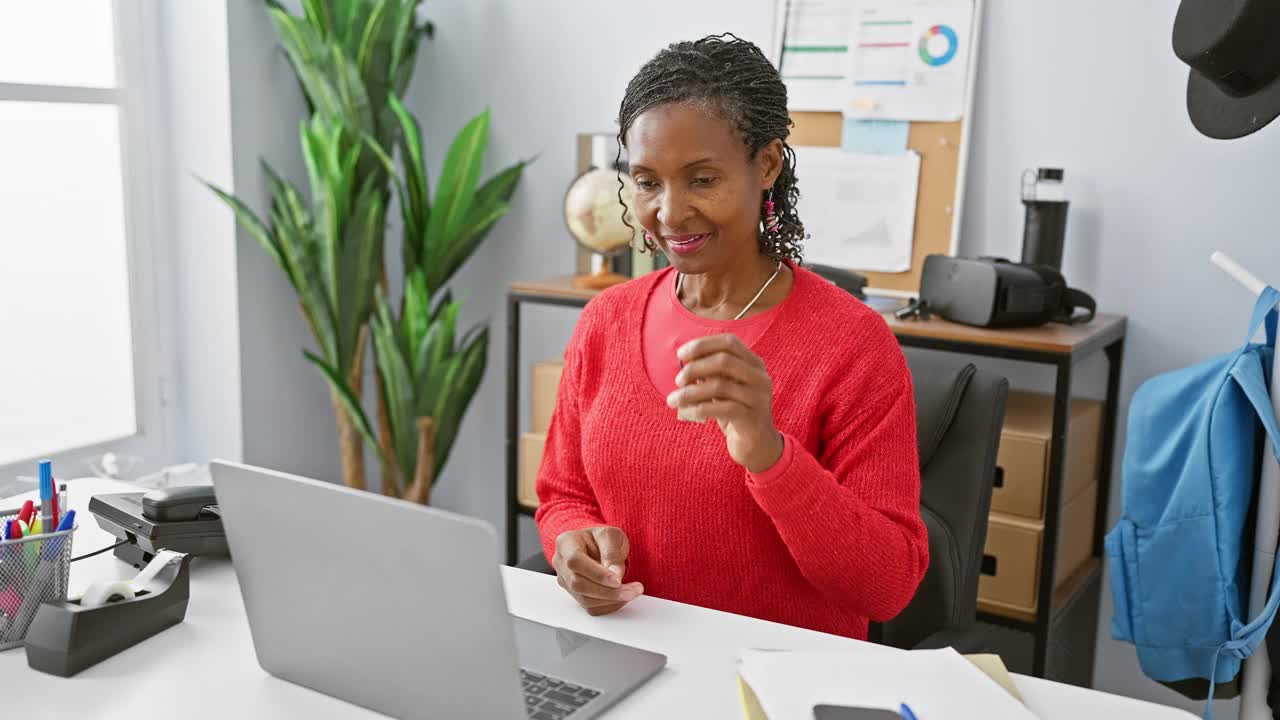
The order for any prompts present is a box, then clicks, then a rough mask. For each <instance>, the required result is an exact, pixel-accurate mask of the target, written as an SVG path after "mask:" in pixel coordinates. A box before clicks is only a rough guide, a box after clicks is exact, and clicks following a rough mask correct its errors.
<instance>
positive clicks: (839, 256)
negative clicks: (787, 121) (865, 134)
mask: <svg viewBox="0 0 1280 720" xmlns="http://www.w3.org/2000/svg"><path fill="white" fill-rule="evenodd" d="M795 153H796V175H797V177H798V178H799V181H800V202H799V203H798V206H797V208H796V209H797V210H798V212H799V214H800V221H801V222H802V223H804V229H805V234H806V235H808V237H807V238H806V240H805V244H804V256H805V259H806V260H807V261H810V262H815V263H821V264H824V265H834V266H836V267H845V268H854V269H857V270H871V271H875V272H891V273H892V272H907V271H908V270H910V269H911V245H912V238H913V237H914V235H915V221H916V191H917V190H918V189H919V186H920V156H919V155H918V154H916V153H915V152H905V153H902V154H899V155H856V154H853V153H846V152H843V151H841V150H839V149H836V148H817V147H797V148H795Z"/></svg>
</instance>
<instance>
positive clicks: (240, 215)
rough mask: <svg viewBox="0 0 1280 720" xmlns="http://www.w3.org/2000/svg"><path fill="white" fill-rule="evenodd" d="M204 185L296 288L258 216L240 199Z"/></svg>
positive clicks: (208, 184)
mask: <svg viewBox="0 0 1280 720" xmlns="http://www.w3.org/2000/svg"><path fill="white" fill-rule="evenodd" d="M204 185H205V187H207V188H209V189H210V190H212V191H213V193H214V194H215V195H217V196H218V197H219V198H220V199H221V200H222V202H224V203H226V204H227V206H228V207H230V208H231V211H232V213H234V214H235V217H236V221H237V222H239V223H240V226H241V227H243V228H244V229H245V232H248V233H249V236H250V237H252V238H253V239H254V240H257V241H258V244H259V245H261V246H262V249H263V250H265V251H266V253H267V255H268V256H270V257H271V259H272V260H274V261H275V263H276V265H279V266H280V269H281V270H283V271H284V274H285V277H287V278H288V279H289V284H290V285H293V286H295V287H296V286H297V284H298V283H297V281H296V280H295V279H294V277H293V270H292V269H291V268H290V267H289V263H288V261H286V260H285V257H284V255H283V254H281V252H280V246H279V244H278V243H277V241H276V238H275V235H274V234H273V233H272V232H271V230H270V229H269V228H268V227H267V226H266V225H263V224H262V221H261V220H259V219H258V216H257V215H256V214H254V212H253V210H251V209H249V206H248V205H246V204H244V202H243V201H241V200H240V198H237V197H235V196H234V195H231V194H230V193H227V192H224V191H223V190H221V189H220V188H218V187H217V186H215V185H213V184H212V183H207V182H206V183H204Z"/></svg>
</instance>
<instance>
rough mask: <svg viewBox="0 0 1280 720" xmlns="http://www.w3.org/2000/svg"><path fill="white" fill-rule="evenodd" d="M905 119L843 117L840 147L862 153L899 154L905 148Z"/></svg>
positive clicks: (908, 125) (907, 125)
mask: <svg viewBox="0 0 1280 720" xmlns="http://www.w3.org/2000/svg"><path fill="white" fill-rule="evenodd" d="M910 130H911V123H909V122H907V121H906V120H860V119H858V118H845V120H844V130H843V132H842V134H841V138H840V149H842V150H844V151H845V152H850V153H859V154H862V155H899V154H901V153H903V152H906V150H907V133H908V132H909V131H910Z"/></svg>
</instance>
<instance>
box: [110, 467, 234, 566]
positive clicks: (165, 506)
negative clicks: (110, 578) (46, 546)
mask: <svg viewBox="0 0 1280 720" xmlns="http://www.w3.org/2000/svg"><path fill="white" fill-rule="evenodd" d="M89 512H91V513H93V516H94V518H96V519H97V521H98V527H100V528H102V529H103V530H106V531H107V532H109V533H111V534H112V535H114V536H115V537H117V538H119V539H121V540H123V541H125V542H123V543H122V544H120V545H118V546H117V547H116V548H115V556H116V557H118V558H120V559H121V560H124V561H125V562H127V563H129V564H130V565H133V566H134V567H137V568H141V567H143V566H145V565H146V564H147V563H149V562H151V559H152V558H153V557H155V555H156V553H158V552H160V551H161V550H173V551H174V552H180V553H186V554H187V555H191V556H211V555H213V556H217V555H221V556H227V555H229V554H230V553H229V551H228V549H227V536H226V535H225V534H224V532H223V530H222V517H221V515H220V514H219V511H218V500H217V498H216V497H215V496H214V494H213V486H211V485H191V486H186V487H176V488H161V489H158V490H152V491H150V492H145V493H141V492H136V493H114V494H110V495H95V496H93V498H91V499H90V500H89Z"/></svg>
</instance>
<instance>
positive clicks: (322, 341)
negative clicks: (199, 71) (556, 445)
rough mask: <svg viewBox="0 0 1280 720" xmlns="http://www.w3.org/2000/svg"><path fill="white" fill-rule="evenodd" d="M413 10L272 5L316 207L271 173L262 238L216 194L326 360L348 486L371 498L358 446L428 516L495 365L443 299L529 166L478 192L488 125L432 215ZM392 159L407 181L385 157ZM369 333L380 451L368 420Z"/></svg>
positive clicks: (480, 120)
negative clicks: (388, 254)
mask: <svg viewBox="0 0 1280 720" xmlns="http://www.w3.org/2000/svg"><path fill="white" fill-rule="evenodd" d="M420 3H421V0H304V2H303V3H302V6H303V14H302V15H301V16H294V15H291V14H290V13H288V12H287V11H286V10H285V9H283V8H282V7H281V6H280V5H279V4H277V3H275V2H268V5H269V6H270V14H271V17H272V20H273V22H274V23H275V26H276V30H277V34H278V35H279V37H280V39H281V44H282V45H283V47H284V49H285V51H286V53H287V54H288V56H289V59H290V61H291V63H292V65H293V68H294V70H295V72H296V74H297V76H298V80H299V83H300V85H301V87H302V89H303V93H304V95H305V97H306V100H307V104H308V108H309V110H310V117H309V119H308V120H306V121H304V122H303V123H302V129H301V135H300V141H301V146H302V154H303V159H304V160H305V162H306V166H307V175H308V178H307V179H308V183H309V190H310V192H309V199H308V198H307V196H304V194H303V193H302V192H300V191H299V190H298V188H296V187H295V186H294V185H293V184H291V183H290V182H288V181H287V180H285V179H283V178H281V177H280V176H279V175H278V174H277V173H275V172H274V171H272V169H271V168H270V167H267V166H265V165H264V169H265V171H266V172H267V174H268V176H269V179H270V189H271V195H272V198H271V210H270V216H269V218H268V221H266V222H264V221H263V220H262V219H260V218H259V217H258V216H257V215H256V214H255V213H254V212H253V211H252V210H251V209H250V208H249V206H248V205H247V204H246V203H245V202H244V201H243V200H242V199H240V198H236V197H234V196H232V195H231V194H229V193H227V192H225V191H223V190H220V189H218V188H212V189H213V191H214V192H215V193H217V194H218V196H219V197H220V198H222V200H223V201H225V202H226V203H227V204H228V205H229V206H230V207H231V208H232V210H233V211H234V212H235V214H236V218H237V220H238V221H239V222H240V224H241V225H242V226H243V227H244V228H245V229H246V231H247V232H248V233H249V234H250V235H251V236H252V237H254V239H256V240H257V241H258V243H259V244H260V245H261V246H262V247H263V249H264V250H265V251H266V252H267V254H268V255H269V256H270V257H271V258H272V259H273V260H274V261H275V262H276V264H277V265H279V266H280V268H281V270H282V271H283V272H284V273H285V276H286V277H287V278H288V280H289V282H290V284H291V285H292V286H293V288H294V290H295V292H296V293H297V295H298V303H299V308H300V310H301V312H302V315H303V317H304V318H305V319H306V321H307V325H308V327H309V329H310V330H311V333H312V336H313V337H314V339H315V341H316V346H317V347H316V351H315V352H312V351H305V354H306V357H307V358H308V359H309V360H310V361H311V362H312V363H314V364H315V365H316V366H317V367H318V368H319V369H320V371H321V372H322V373H323V375H324V377H325V378H326V379H327V380H328V381H329V385H330V396H331V400H332V403H333V406H334V412H335V417H336V419H337V424H338V434H339V442H340V446H341V451H342V467H343V479H344V482H345V484H346V485H348V486H350V487H356V488H361V489H363V488H365V487H366V481H365V475H364V459H363V458H364V456H363V446H362V441H363V442H367V443H369V444H370V445H371V446H372V447H373V448H374V450H375V454H376V456H377V458H378V460H379V463H380V465H381V467H382V470H383V488H384V491H385V492H388V493H389V494H392V493H394V494H397V495H400V496H403V497H407V498H409V499H413V500H416V501H418V502H424V503H425V502H427V501H428V500H429V498H430V489H431V484H432V482H433V479H434V477H436V476H438V474H439V470H440V469H441V468H442V467H443V465H444V463H445V461H446V460H447V458H448V455H449V450H450V449H451V448H452V445H453V442H454V440H455V439H456V435H457V428H458V425H459V423H460V422H461V418H462V415H463V414H464V413H465V411H466V408H467V406H468V404H469V403H470V401H471V398H472V397H474V394H475V391H476V388H477V387H478V385H479V382H480V378H481V377H482V375H483V373H484V366H485V357H486V355H487V350H488V332H487V328H483V327H480V328H473V329H472V330H471V331H469V332H467V333H466V334H465V335H464V336H463V337H462V338H461V339H460V340H459V339H458V338H457V335H456V332H455V329H456V328H455V326H456V320H457V313H458V303H457V302H456V301H454V300H453V299H452V296H451V294H450V293H449V292H448V290H446V289H445V285H446V284H447V283H448V280H449V279H450V278H451V277H452V276H453V274H454V272H456V271H457V269H458V268H459V267H460V266H461V265H462V264H463V262H465V261H466V260H467V258H469V257H470V256H471V254H472V253H474V251H475V250H476V248H477V247H478V246H479V244H480V242H481V241H482V240H483V239H484V237H485V236H486V235H487V234H488V232H489V230H490V229H491V228H492V227H493V226H494V224H496V223H497V222H498V220H500V219H501V218H502V216H503V215H505V214H506V212H507V210H508V209H509V205H508V201H509V200H510V198H511V195H512V194H513V193H514V191H515V188H516V185H517V184H518V182H519V179H520V176H521V174H522V171H523V169H524V167H525V165H526V164H527V163H524V162H520V163H516V164H515V165H512V166H511V167H509V168H507V169H505V170H503V171H502V172H500V173H498V174H497V175H496V176H494V177H493V178H492V179H490V180H489V181H487V182H486V183H484V184H483V185H481V184H480V183H479V175H480V166H481V162H482V160H483V156H484V151H485V148H486V146H487V144H488V129H489V114H488V111H487V110H486V111H485V112H482V113H481V114H480V115H478V116H476V117H475V118H474V119H472V120H471V121H470V122H468V123H467V125H466V126H465V127H464V128H463V129H462V130H461V131H460V132H459V133H458V135H457V137H456V138H455V139H454V141H453V143H452V144H451V146H450V148H449V152H448V155H447V158H446V160H445V164H444V167H443V169H442V171H441V174H440V177H439V181H438V183H437V187H436V192H435V198H434V202H432V199H431V194H430V191H429V186H428V183H427V172H426V167H425V164H424V161H423V152H422V139H421V133H420V131H419V128H418V125H417V123H416V121H415V120H414V119H413V117H412V115H411V114H410V113H409V112H408V110H406V109H405V107H404V105H403V104H402V103H401V102H400V100H399V97H400V96H402V95H403V93H404V91H405V90H406V89H407V87H408V85H409V81H410V79H411V77H412V74H413V68H414V63H415V60H416V56H417V43H418V41H419V39H420V38H421V37H423V36H429V35H430V34H431V32H432V29H431V25H430V24H429V23H421V24H420V23H418V21H417V19H416V17H417V8H418V6H419V5H420ZM397 149H399V152H400V156H401V157H400V159H401V164H402V165H403V167H404V179H403V180H401V179H400V178H399V176H398V174H397V169H396V165H395V162H394V160H393V159H392V157H391V155H392V153H394V152H395V151H396V150H397ZM393 186H394V191H395V194H396V196H397V197H398V200H399V205H400V212H401V216H402V220H403V223H402V224H403V232H404V237H403V242H402V253H403V259H404V262H403V267H404V273H405V282H404V283H403V286H404V294H403V297H402V298H401V299H400V300H399V301H398V302H392V300H391V299H389V298H388V297H387V285H388V283H387V282H386V269H385V265H384V262H383V249H384V246H385V239H386V237H385V236H386V210H387V207H388V205H389V204H390V200H391V197H392V193H393ZM393 307H395V308H397V310H396V311H395V312H393V311H392V308H393ZM375 309H376V314H375ZM397 316H398V317H397ZM371 333H372V337H373V351H374V352H373V358H374V361H375V363H376V365H377V370H378V380H379V382H378V385H379V393H378V406H379V433H380V435H381V440H380V441H379V439H378V437H377V436H376V435H375V433H374V430H373V427H372V425H371V423H370V422H369V420H368V417H367V416H366V414H365V412H364V409H363V405H362V397H363V382H362V374H361V373H362V363H363V358H364V356H365V352H366V346H367V344H368V340H369V337H370V334H371ZM420 458H429V461H428V462H421V461H420Z"/></svg>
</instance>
